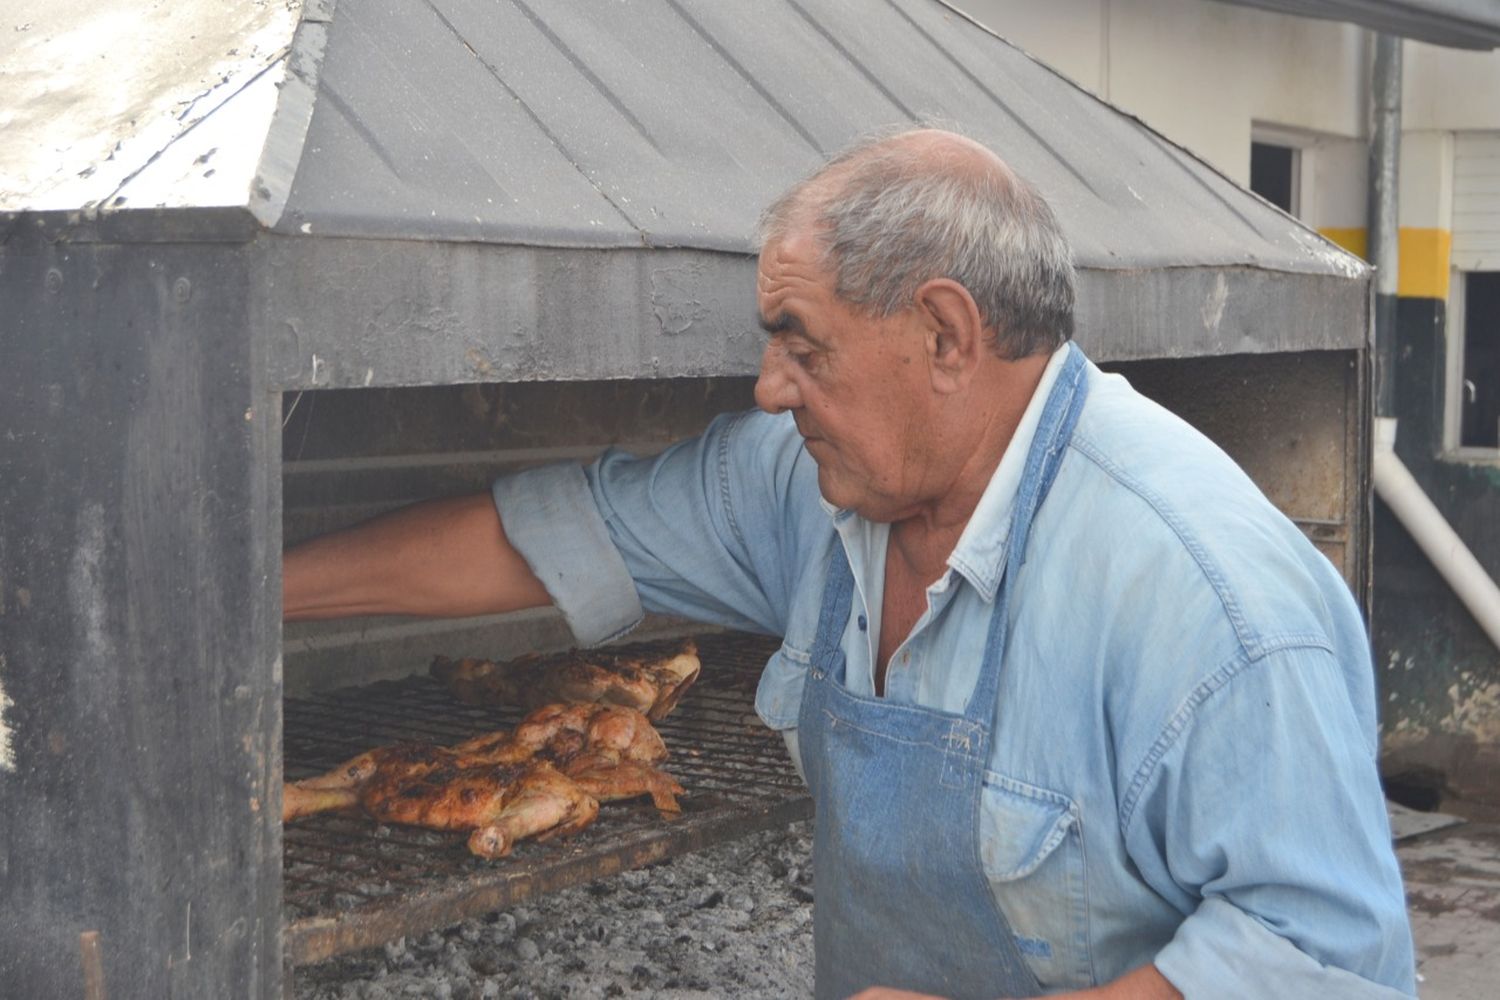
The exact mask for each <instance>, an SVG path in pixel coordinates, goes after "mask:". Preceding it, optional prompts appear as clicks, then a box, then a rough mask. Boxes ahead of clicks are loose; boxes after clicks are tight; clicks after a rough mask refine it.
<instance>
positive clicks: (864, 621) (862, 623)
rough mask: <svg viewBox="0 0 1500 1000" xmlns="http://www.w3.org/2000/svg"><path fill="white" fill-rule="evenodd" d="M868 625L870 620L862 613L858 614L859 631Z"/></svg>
mask: <svg viewBox="0 0 1500 1000" xmlns="http://www.w3.org/2000/svg"><path fill="white" fill-rule="evenodd" d="M869 627H870V622H869V621H868V620H867V619H866V618H865V616H864V615H860V616H859V630H860V631H861V632H863V631H865V630H866V629H868V628H869Z"/></svg>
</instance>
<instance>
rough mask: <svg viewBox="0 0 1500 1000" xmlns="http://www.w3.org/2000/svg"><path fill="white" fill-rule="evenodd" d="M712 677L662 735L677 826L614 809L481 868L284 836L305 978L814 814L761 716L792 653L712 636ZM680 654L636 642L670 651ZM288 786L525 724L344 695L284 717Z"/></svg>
mask: <svg viewBox="0 0 1500 1000" xmlns="http://www.w3.org/2000/svg"><path fill="white" fill-rule="evenodd" d="M697 641H698V647H699V655H700V657H701V658H702V661H703V669H702V672H701V673H700V675H699V677H698V681H697V683H696V684H695V685H694V686H693V687H692V689H691V690H689V691H688V693H687V694H686V696H684V698H683V700H682V702H681V703H680V704H679V705H678V706H677V709H676V711H675V712H674V713H673V714H672V715H671V716H670V717H668V718H667V719H664V720H662V721H661V722H660V723H657V729H658V731H659V732H660V733H661V735H662V739H663V740H665V741H666V744H667V748H668V750H669V752H670V756H669V757H668V759H667V762H666V764H665V769H666V770H667V771H668V773H670V774H671V775H672V776H673V777H674V778H676V779H677V780H678V781H679V782H680V783H681V784H682V786H683V788H684V789H686V794H685V795H683V796H682V797H681V799H680V801H681V804H682V815H681V816H680V817H678V818H677V819H675V820H665V819H662V818H661V817H660V816H659V814H658V813H657V811H656V810H655V808H653V807H652V806H651V804H650V801H649V799H641V800H638V801H630V802H618V803H604V804H603V805H602V806H601V807H600V810H599V818H598V820H597V821H596V822H595V823H594V824H593V825H592V826H590V827H589V828H587V829H585V830H583V831H582V832H580V833H578V834H576V835H574V836H572V837H570V838H567V839H561V840H552V841H548V842H545V843H537V842H535V841H530V840H528V841H522V842H521V843H520V844H518V845H517V846H516V848H515V850H514V851H513V853H512V854H511V855H510V856H508V857H505V858H501V859H498V860H494V861H487V860H484V859H481V858H477V857H474V856H473V855H471V854H470V853H469V851H468V849H467V847H466V846H465V841H466V839H467V835H466V834H461V833H438V832H433V831H426V830H418V829H413V828H410V827H401V826H395V825H383V824H378V823H376V822H375V821H374V820H371V819H370V818H368V817H366V816H363V815H338V814H324V815H320V816H313V817H308V818H306V819H302V820H297V821H294V822H292V823H288V824H286V825H285V827H284V828H283V832H282V839H283V857H282V880H283V922H284V929H285V942H284V943H285V948H286V954H287V960H288V961H289V962H290V963H291V964H293V965H305V964H309V963H312V962H317V961H321V960H322V959H325V958H328V957H330V956H333V955H337V954H341V953H344V952H348V951H356V950H359V949H362V948H369V947H373V946H375V945H379V944H382V943H384V942H386V941H390V940H393V939H395V938H398V937H401V936H403V935H410V934H420V933H424V932H427V931H430V930H435V929H438V928H441V927H445V926H448V925H450V924H453V923H456V922H458V921H460V920H463V919H465V918H468V917H473V916H478V915H480V914H484V913H488V912H490V911H492V910H496V909H502V908H505V907H509V906H512V905H514V904H517V903H520V902H522V901H524V900H526V899H528V898H531V897H534V896H536V895H539V894H541V893H545V892H550V891H553V890H556V889H561V888H565V887H567V886H571V885H577V884H579V883H582V882H586V881H590V880H592V879H595V878H599V877H602V876H607V875H612V874H615V873H617V872H620V871H624V870H627V869H630V868H638V867H642V866H644V865H648V864H651V863H654V862H657V861H662V860H665V859H667V858H670V857H674V856H676V855H679V854H683V853H686V852H688V851H693V850H697V849H699V848H702V847H705V846H707V845H709V844H713V843H718V842H721V841H724V840H729V839H733V838H735V837H739V836H743V835H745V834H748V833H752V832H754V831H756V830H761V829H766V828H769V827H772V826H777V825H785V824H788V823H791V822H794V821H796V820H799V819H806V818H808V817H810V816H811V815H812V801H811V799H810V798H809V797H808V795H807V792H806V788H805V786H804V785H803V784H802V780H801V779H800V778H799V777H798V775H797V772H796V770H795V768H794V767H793V765H792V762H791V760H790V758H789V757H788V755H787V752H786V746H785V743H784V742H783V740H782V738H781V736H780V734H778V733H775V732H773V731H771V730H770V729H768V728H766V726H765V725H764V723H762V722H761V721H760V719H759V717H758V716H756V714H755V709H754V696H755V686H756V682H757V680H758V679H759V676H760V672H761V669H762V667H763V666H764V665H765V661H766V659H767V657H769V656H770V655H771V653H772V652H773V651H774V650H775V649H776V646H777V641H776V640H774V639H769V638H766V637H762V636H750V635H744V634H736V633H719V634H710V635H700V636H698V637H697ZM672 645H673V642H672V641H671V640H661V641H655V642H646V643H634V644H631V645H630V646H628V647H626V648H629V649H630V650H632V651H642V652H661V651H665V650H667V649H668V648H670V647H671V646H672ZM284 713H285V720H284V728H283V733H284V741H283V765H284V769H285V775H286V780H288V781H296V780H298V779H301V778H305V777H309V776H311V775H314V774H320V773H322V772H324V771H327V770H328V769H330V768H332V767H334V766H335V765H337V764H340V763H342V762H343V761H345V760H348V759H349V758H350V757H353V756H355V755H356V754H359V753H362V752H364V751H366V750H369V749H371V748H373V747H376V746H382V745H385V744H388V743H394V742H398V741H402V740H419V741H425V742H430V743H438V744H451V743H456V742H458V741H460V740H463V739H466V738H468V737H470V736H473V735H476V734H478V733H482V732H488V731H490V730H494V729H500V728H509V727H511V726H514V725H515V724H516V723H517V722H518V721H520V719H521V718H522V716H523V715H524V712H523V711H521V710H520V709H511V708H490V707H479V706H473V705H465V704H463V703H462V702H460V701H458V700H457V699H456V698H454V697H453V696H452V695H450V694H449V693H448V691H447V690H446V689H445V688H444V687H443V686H442V685H441V684H439V683H438V682H437V681H435V680H432V679H431V678H429V677H425V676H414V677H408V678H405V679H402V680H391V681H379V682H376V683H373V684H367V685H364V686H360V687H351V688H342V689H338V690H335V691H329V692H326V693H322V694H317V695H313V696H309V697H305V698H288V699H286V701H285V704H284Z"/></svg>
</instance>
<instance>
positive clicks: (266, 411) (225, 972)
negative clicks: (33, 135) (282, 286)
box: [0, 231, 281, 1000]
mask: <svg viewBox="0 0 1500 1000" xmlns="http://www.w3.org/2000/svg"><path fill="white" fill-rule="evenodd" d="M243 253H244V248H241V247H236V246H233V245H227V244H226V245H204V246H197V247H192V248H185V247H180V246H154V247H118V246H108V245H99V244H94V245H73V244H68V243H50V242H47V241H46V240H43V239H41V238H39V237H35V236H33V235H32V234H30V233H29V232H27V231H22V232H17V233H13V234H12V236H11V239H10V240H9V241H8V242H7V243H6V245H5V246H4V247H3V248H0V270H3V271H4V274H5V278H6V286H5V287H6V289H7V298H6V305H5V316H4V319H3V321H0V322H3V326H4V334H3V341H4V345H5V347H4V363H3V364H0V427H3V428H4V432H3V433H0V470H3V472H0V655H3V662H0V684H3V688H4V692H5V699H6V700H7V701H8V702H9V704H10V708H9V709H8V710H7V715H6V719H7V720H8V721H7V728H8V730H9V737H10V739H9V745H10V752H9V753H7V754H6V756H5V759H4V761H3V762H0V801H3V802H4V803H5V807H4V809H3V810H0V900H3V901H4V902H3V914H4V916H3V920H0V926H3V928H4V930H3V931H0V984H4V985H3V986H0V992H3V993H4V994H5V995H6V996H15V997H76V996H79V995H80V993H81V992H82V991H83V989H84V988H85V984H86V983H87V984H88V985H87V988H88V989H91V990H94V991H95V992H103V991H104V990H105V989H106V988H107V991H108V995H109V997H110V1000H135V998H139V1000H163V998H197V997H223V996H231V995H232V996H236V997H249V998H261V1000H269V998H272V997H279V996H280V981H281V965H280V941H279V937H278V932H279V929H280V920H279V906H280V892H281V883H280V824H279V822H278V819H279V816H278V813H279V802H278V801H277V799H276V796H277V794H278V790H279V784H278V783H277V781H276V780H274V779H275V777H276V776H277V775H278V774H279V772H280V724H281V695H280V689H279V676H278V672H279V667H278V644H279V622H278V620H277V619H278V616H279V603H280V601H279V598H280V595H279V585H278V575H277V574H278V566H279V561H278V560H277V559H276V558H275V553H276V551H277V548H278V543H279V506H280V504H279V491H278V490H277V489H276V488H275V481H274V478H273V477H274V475H275V472H276V461H277V447H278V444H279V441H278V438H277V431H278V429H279V423H280V414H279V412H278V407H277V406H276V403H277V400H276V398H275V397H274V396H272V395H271V394H269V393H267V392H265V391H263V390H261V389H260V388H258V385H259V383H258V380H257V376H256V375H255V374H254V373H255V372H257V371H258V370H260V369H261V365H260V363H259V359H258V358H257V357H256V353H255V352H256V350H257V348H256V347H255V344H254V338H252V337H251V336H249V335H248V333H247V330H246V329H245V325H244V323H245V316H246V311H247V310H246V301H247V279H246V273H247V272H246V268H245V266H244V263H243V259H242V254H243ZM85 932H88V933H89V934H91V935H92V936H91V937H89V938H83V939H81V938H80V935H81V934H83V933H85ZM81 941H83V942H85V943H84V944H83V945H82V948H83V952H82V954H83V956H84V958H83V961H84V963H85V964H84V968H83V969H80V947H81V945H80V942H81ZM90 942H91V943H90Z"/></svg>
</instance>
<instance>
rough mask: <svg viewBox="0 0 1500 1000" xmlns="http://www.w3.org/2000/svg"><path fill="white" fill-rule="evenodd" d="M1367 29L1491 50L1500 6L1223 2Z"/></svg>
mask: <svg viewBox="0 0 1500 1000" xmlns="http://www.w3.org/2000/svg"><path fill="white" fill-rule="evenodd" d="M1222 2H1224V3H1232V4H1236V5H1238V6H1241V7H1260V8H1261V9H1263V10H1272V11H1276V12H1278V13H1282V14H1296V15H1299V16H1303V17H1316V18H1321V19H1323V20H1329V21H1349V22H1351V23H1353V24H1360V25H1363V26H1365V27H1366V28H1373V29H1374V30H1376V31H1383V32H1385V33H1387V34H1391V35H1399V36H1401V37H1402V38H1412V39H1416V40H1417V41H1421V42H1431V43H1432V44H1433V45H1447V46H1450V47H1453V48H1460V49H1493V48H1495V47H1496V46H1497V45H1500V4H1497V3H1495V0H1222Z"/></svg>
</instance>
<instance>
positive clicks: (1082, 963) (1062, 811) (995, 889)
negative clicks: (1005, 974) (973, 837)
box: [979, 771, 1093, 990]
mask: <svg viewBox="0 0 1500 1000" xmlns="http://www.w3.org/2000/svg"><path fill="white" fill-rule="evenodd" d="M981 805H982V808H981V814H980V821H979V822H980V830H979V854H980V861H981V862H982V863H983V865H984V873H985V876H986V878H988V879H989V883H990V892H991V893H992V894H993V895H994V897H995V902H996V903H997V904H998V905H999V907H1000V912H1001V913H1003V914H1004V915H1005V919H1006V921H1007V922H1008V923H1009V924H1010V927H1011V931H1012V932H1013V933H1014V935H1015V939H1016V947H1017V948H1019V949H1020V951H1021V954H1022V955H1024V956H1025V957H1026V962H1027V964H1028V965H1030V966H1031V969H1032V971H1033V972H1034V973H1036V977H1037V979H1038V980H1039V981H1040V982H1041V984H1042V986H1043V987H1044V988H1046V989H1048V990H1056V989H1063V988H1067V989H1079V988H1083V987H1087V986H1091V985H1093V973H1092V971H1091V968H1090V962H1089V944H1088V894H1087V892H1086V890H1085V885H1084V872H1083V830H1082V827H1081V820H1080V816H1079V811H1078V807H1077V806H1076V805H1075V804H1074V802H1073V800H1072V799H1070V798H1068V797H1067V796H1066V795H1061V794H1059V793H1057V792H1053V791H1050V790H1048V789H1045V788H1041V787H1038V786H1036V785H1030V784H1027V783H1025V782H1022V781H1017V780H1015V779H1014V778H1009V777H1006V776H1005V775H1002V774H996V773H995V772H994V771H986V772H985V773H984V792H983V802H982V804H981Z"/></svg>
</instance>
